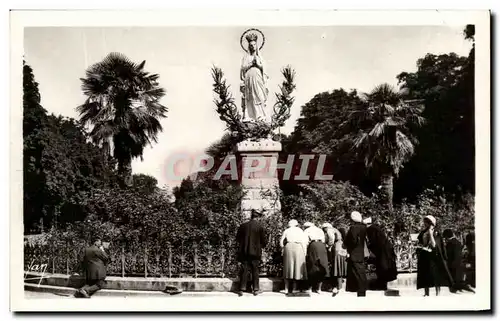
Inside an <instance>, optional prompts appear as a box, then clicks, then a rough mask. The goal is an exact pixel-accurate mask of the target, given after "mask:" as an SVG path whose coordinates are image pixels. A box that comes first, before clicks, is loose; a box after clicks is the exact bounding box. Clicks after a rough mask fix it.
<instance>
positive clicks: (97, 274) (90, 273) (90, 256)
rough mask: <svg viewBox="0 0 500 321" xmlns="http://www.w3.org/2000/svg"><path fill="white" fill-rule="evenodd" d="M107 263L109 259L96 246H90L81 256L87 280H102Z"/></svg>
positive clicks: (104, 276)
mask: <svg viewBox="0 0 500 321" xmlns="http://www.w3.org/2000/svg"><path fill="white" fill-rule="evenodd" d="M108 262H109V257H108V256H107V255H106V253H104V251H102V250H101V249H99V248H98V247H97V246H95V245H92V246H90V247H88V248H86V249H85V253H84V256H83V268H84V269H85V276H86V278H87V280H104V279H105V278H106V265H107V264H108Z"/></svg>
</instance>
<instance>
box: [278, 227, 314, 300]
mask: <svg viewBox="0 0 500 321" xmlns="http://www.w3.org/2000/svg"><path fill="white" fill-rule="evenodd" d="M298 225H299V223H298V222H297V221H296V220H291V221H290V222H288V228H287V229H286V230H285V231H284V232H283V235H282V236H281V240H280V245H281V248H282V249H283V278H284V279H285V282H286V287H287V292H288V294H292V293H293V290H294V285H296V286H297V289H298V288H299V287H300V286H301V284H299V283H300V282H303V281H304V280H306V279H307V268H306V254H307V244H308V242H309V240H308V239H307V236H306V234H305V233H304V231H303V230H302V229H301V228H299V227H298Z"/></svg>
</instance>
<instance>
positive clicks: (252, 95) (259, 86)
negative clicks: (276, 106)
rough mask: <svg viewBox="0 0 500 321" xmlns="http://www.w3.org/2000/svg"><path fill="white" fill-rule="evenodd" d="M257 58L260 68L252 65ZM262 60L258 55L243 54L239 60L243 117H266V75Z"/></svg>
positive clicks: (255, 118)
mask: <svg viewBox="0 0 500 321" xmlns="http://www.w3.org/2000/svg"><path fill="white" fill-rule="evenodd" d="M254 59H257V61H258V63H259V64H260V66H262V70H261V69H259V68H258V67H256V66H254V65H253V60H254ZM264 70H265V69H264V60H263V59H262V56H260V55H251V54H248V53H247V54H245V56H243V59H242V60H241V71H240V76H241V80H242V82H243V85H244V86H245V87H244V91H243V94H244V103H245V108H244V115H243V116H244V119H249V118H250V119H253V120H257V119H259V118H262V119H263V120H265V119H267V115H266V111H265V107H266V101H267V95H268V90H267V88H266V75H265V73H264Z"/></svg>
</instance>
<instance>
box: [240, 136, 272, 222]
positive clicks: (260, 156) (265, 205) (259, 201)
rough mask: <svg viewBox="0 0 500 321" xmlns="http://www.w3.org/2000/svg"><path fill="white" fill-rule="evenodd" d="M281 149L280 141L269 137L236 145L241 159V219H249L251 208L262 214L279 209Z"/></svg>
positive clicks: (266, 214)
mask: <svg viewBox="0 0 500 321" xmlns="http://www.w3.org/2000/svg"><path fill="white" fill-rule="evenodd" d="M280 151H281V143H280V142H277V141H274V140H272V139H260V140H258V141H243V142H240V143H238V144H237V145H236V153H237V155H238V158H239V160H240V162H241V170H240V172H239V175H240V176H239V177H240V182H241V184H242V187H243V191H244V192H245V196H244V198H243V200H242V201H241V210H242V214H243V218H245V219H248V218H250V214H251V210H252V209H255V210H258V211H263V213H264V215H265V216H269V215H271V214H273V213H276V212H278V211H280V210H281V203H280V199H279V182H278V176H277V171H276V169H277V163H278V154H279V152H280Z"/></svg>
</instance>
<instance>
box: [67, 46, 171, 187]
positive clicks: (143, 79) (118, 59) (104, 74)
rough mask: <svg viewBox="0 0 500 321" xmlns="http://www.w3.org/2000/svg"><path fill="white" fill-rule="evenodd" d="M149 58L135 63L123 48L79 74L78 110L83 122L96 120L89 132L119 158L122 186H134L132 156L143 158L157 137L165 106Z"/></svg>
mask: <svg viewBox="0 0 500 321" xmlns="http://www.w3.org/2000/svg"><path fill="white" fill-rule="evenodd" d="M145 64H146V61H143V62H141V63H140V64H136V63H134V62H132V61H130V60H129V59H128V58H127V57H125V56H124V55H123V54H120V53H111V54H109V55H108V56H107V57H106V58H104V60H102V61H101V62H98V63H96V64H94V65H92V66H90V67H89V68H88V69H87V71H86V78H83V79H81V81H82V90H83V93H84V94H85V95H86V96H87V99H86V101H85V103H84V104H83V105H81V106H79V107H77V110H78V111H79V113H80V116H81V121H82V122H83V123H85V124H90V125H92V127H93V128H92V131H91V132H90V136H91V137H92V139H93V141H94V142H95V143H96V144H99V145H100V146H102V147H103V148H104V151H105V152H106V153H107V154H109V152H110V150H111V146H113V156H114V158H115V159H116V160H117V162H118V172H119V174H120V177H121V183H122V185H127V186H130V185H131V183H132V181H131V173H132V168H131V161H132V159H133V158H136V157H141V158H142V155H143V151H144V148H145V147H146V146H147V145H148V144H152V143H153V142H157V136H158V133H159V132H161V131H162V126H161V124H160V119H161V118H164V117H166V113H167V107H165V106H163V105H162V104H160V99H161V98H162V97H163V96H164V95H165V90H164V89H163V88H161V87H160V86H159V83H158V78H159V75H157V74H150V73H148V72H146V71H145V70H144V66H145Z"/></svg>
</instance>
